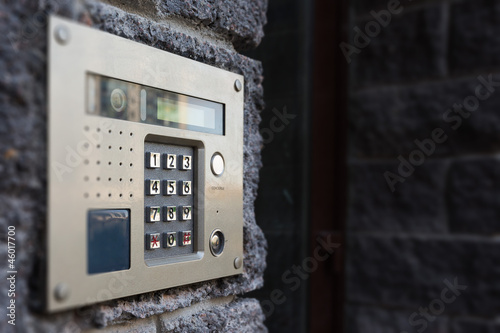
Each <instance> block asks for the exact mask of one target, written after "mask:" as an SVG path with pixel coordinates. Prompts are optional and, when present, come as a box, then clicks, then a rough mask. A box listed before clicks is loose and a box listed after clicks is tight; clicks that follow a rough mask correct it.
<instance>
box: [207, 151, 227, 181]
mask: <svg viewBox="0 0 500 333" xmlns="http://www.w3.org/2000/svg"><path fill="white" fill-rule="evenodd" d="M210 166H211V168H212V172H213V174H214V175H216V176H220V175H222V173H223V172H224V158H222V155H221V154H219V153H215V154H214V155H213V156H212V161H211V163H210Z"/></svg>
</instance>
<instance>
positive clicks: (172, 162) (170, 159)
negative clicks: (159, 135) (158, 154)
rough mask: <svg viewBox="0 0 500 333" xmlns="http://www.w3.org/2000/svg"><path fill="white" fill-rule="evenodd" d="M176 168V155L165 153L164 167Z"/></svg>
mask: <svg viewBox="0 0 500 333" xmlns="http://www.w3.org/2000/svg"><path fill="white" fill-rule="evenodd" d="M176 168H177V155H175V154H166V155H165V169H169V170H171V169H176Z"/></svg>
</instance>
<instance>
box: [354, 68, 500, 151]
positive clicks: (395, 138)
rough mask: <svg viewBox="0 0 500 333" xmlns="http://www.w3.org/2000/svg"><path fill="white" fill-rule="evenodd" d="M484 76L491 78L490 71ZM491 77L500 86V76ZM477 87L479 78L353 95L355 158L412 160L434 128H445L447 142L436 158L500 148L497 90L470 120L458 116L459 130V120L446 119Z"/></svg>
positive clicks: (499, 97) (438, 149) (381, 89)
mask: <svg viewBox="0 0 500 333" xmlns="http://www.w3.org/2000/svg"><path fill="white" fill-rule="evenodd" d="M482 76H483V77H485V78H487V77H488V73H483V74H482ZM492 78H493V81H494V82H500V76H499V75H498V74H495V75H493V77H492ZM478 85H480V81H479V80H478V79H477V77H471V78H467V79H460V80H458V79H457V80H448V81H443V82H436V83H430V84H418V85H410V86H403V87H395V86H393V87H383V88H372V89H365V90H361V91H358V92H356V93H354V94H353V95H352V97H351V109H350V114H349V118H350V126H351V128H350V139H351V140H350V146H351V154H352V156H355V157H363V156H370V157H381V156H390V157H397V156H398V155H399V154H403V155H405V157H408V154H409V153H410V152H412V151H413V150H415V149H417V148H418V147H417V146H416V145H415V143H414V141H415V140H417V139H418V140H424V139H426V138H430V137H431V133H432V131H433V130H434V129H435V128H442V129H443V130H444V131H445V134H446V135H447V136H448V139H447V140H446V142H444V143H442V144H437V145H436V151H435V152H434V153H433V154H432V156H433V157H436V156H450V155H454V154H465V153H489V152H493V151H496V150H498V149H500V116H499V114H498V112H497V111H496V110H498V108H500V92H499V90H498V87H497V88H495V91H494V92H493V93H492V94H491V95H490V97H489V98H488V99H486V100H484V101H481V102H480V103H479V108H478V110H477V111H475V112H474V113H471V115H470V117H469V118H467V119H464V118H462V117H459V118H460V119H461V123H460V124H459V126H458V127H457V128H456V130H454V129H453V128H452V126H455V125H456V123H455V122H454V121H453V122H451V121H448V122H445V121H444V120H443V116H444V115H445V114H446V112H447V111H448V110H449V109H451V108H452V107H453V105H455V104H462V103H463V102H464V99H465V98H467V97H469V96H474V95H475V89H476V87H477V86H478ZM484 92H485V91H484V90H481V93H484ZM453 115H455V113H453ZM450 116H451V115H450Z"/></svg>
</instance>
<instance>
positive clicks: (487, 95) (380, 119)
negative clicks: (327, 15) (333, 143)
mask: <svg viewBox="0 0 500 333" xmlns="http://www.w3.org/2000/svg"><path fill="white" fill-rule="evenodd" d="M398 3H399V5H397V4H398ZM391 6H392V7H391ZM381 10H383V11H384V12H381ZM391 10H392V11H391ZM371 11H373V12H372V13H371ZM351 14H352V15H351V24H350V30H349V31H350V40H349V41H346V42H349V44H350V45H351V46H353V47H356V49H352V48H351V49H349V50H350V51H348V52H346V53H347V54H349V56H350V58H351V60H352V62H351V63H350V65H349V66H350V67H349V72H350V105H349V110H350V111H349V115H350V123H349V133H350V138H349V142H350V144H349V161H348V163H349V169H350V178H349V179H350V181H349V182H350V191H349V200H350V201H349V202H350V203H349V218H348V231H347V233H348V238H347V241H348V254H347V273H346V281H347V289H346V298H347V304H346V306H347V308H346V312H347V315H346V326H347V331H348V332H371V333H375V332H384V333H388V332H394V333H396V332H398V333H399V332H403V331H406V332H449V333H461V332H497V331H498V330H499V329H500V325H499V324H498V321H497V320H496V318H497V316H498V314H499V313H500V299H499V297H498V295H499V294H500V284H499V283H498V280H499V278H500V243H499V242H498V237H497V234H498V231H499V229H500V220H499V218H500V205H499V203H500V196H499V193H500V176H499V171H498V170H499V169H498V167H499V155H498V154H499V148H500V114H499V109H500V91H499V89H500V58H499V57H498V50H499V48H500V39H499V33H500V15H499V14H500V2H499V1H493V0H479V1H472V0H456V1H455V0H449V1H446V0H443V1H439V0H436V1H432V0H429V1H410V0H402V1H400V2H399V1H390V0H377V1H364V0H360V1H354V2H352V4H351ZM389 20H390V22H389ZM374 22H375V23H374ZM377 26H378V28H377ZM355 27H358V28H359V30H357V29H355ZM366 28H368V29H369V30H368V31H367V30H366ZM370 29H371V30H370ZM359 31H361V33H360V32H359ZM362 35H364V36H362ZM355 38H357V39H356V40H355ZM436 131H437V132H436ZM457 285H458V286H457Z"/></svg>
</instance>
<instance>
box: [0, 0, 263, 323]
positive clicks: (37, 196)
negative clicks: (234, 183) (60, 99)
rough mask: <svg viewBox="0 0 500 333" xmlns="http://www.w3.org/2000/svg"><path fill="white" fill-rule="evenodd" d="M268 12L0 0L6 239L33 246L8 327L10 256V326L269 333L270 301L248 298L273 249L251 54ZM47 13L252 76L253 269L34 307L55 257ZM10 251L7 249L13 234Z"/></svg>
mask: <svg viewBox="0 0 500 333" xmlns="http://www.w3.org/2000/svg"><path fill="white" fill-rule="evenodd" d="M266 7H267V1H266V0H252V1H246V0H238V1H217V2H213V1H160V0H155V1H118V0H110V1H108V2H100V1H94V0H88V1H87V0H82V1H77V0H40V1H32V0H6V1H2V2H0V18H1V20H0V48H1V49H0V50H1V51H0V55H1V58H0V73H1V74H0V87H1V89H0V175H1V177H0V202H1V203H2V204H1V205H0V230H1V231H0V233H1V234H2V235H4V234H5V233H6V230H7V226H9V225H13V226H15V227H16V230H17V235H16V236H17V242H18V244H19V245H22V246H18V252H17V261H16V265H17V267H18V271H19V272H18V276H17V285H16V292H17V294H16V304H17V313H16V326H15V327H13V326H10V325H8V324H7V321H6V320H5V306H6V304H7V302H8V298H7V293H6V292H5V290H6V287H7V283H6V276H5V275H6V271H7V267H6V264H7V258H6V256H4V255H2V257H1V258H2V260H1V262H0V272H1V276H2V279H1V281H2V282H0V286H1V289H2V290H3V291H2V292H1V293H0V304H1V307H2V308H3V309H4V310H2V312H1V313H2V316H3V318H2V320H0V331H2V332H10V331H14V329H15V330H16V331H18V332H82V331H86V330H92V329H96V328H98V327H99V328H102V327H105V328H104V331H108V332H207V331H228V332H260V331H266V328H265V326H264V325H263V320H264V316H263V313H262V310H261V307H260V305H259V303H258V302H257V301H256V300H254V299H249V298H245V297H244V296H243V294H245V293H246V292H249V291H252V290H255V289H256V288H259V287H261V286H262V285H263V278H262V276H263V271H264V268H265V256H266V247H267V245H266V241H265V239H264V237H263V234H262V232H261V230H260V228H259V227H258V226H257V225H256V223H255V217H254V209H253V202H254V200H255V197H256V191H257V183H258V172H259V168H260V167H261V161H260V149H261V142H262V139H261V136H260V134H259V132H258V125H259V122H260V115H259V112H260V111H261V110H263V102H262V95H263V91H262V85H261V83H262V67H261V64H260V63H259V62H257V61H255V60H252V59H250V58H248V57H245V56H243V55H241V54H240V52H241V51H242V50H244V49H248V48H253V47H256V46H257V45H258V44H259V43H260V41H261V39H262V37H263V25H264V24H265V22H266V17H265V11H266ZM47 13H57V14H58V15H61V16H65V17H69V18H71V19H73V20H75V21H79V22H81V23H83V24H87V25H90V26H93V27H95V28H98V29H101V30H104V31H107V32H109V33H112V34H115V35H119V36H122V37H125V38H128V39H131V40H134V41H138V42H140V43H144V44H147V45H151V46H154V47H157V48H159V49H162V50H165V51H169V52H172V53H175V54H178V55H181V56H184V57H188V58H191V59H194V60H196V61H200V62H203V63H206V64H209V65H213V66H216V67H219V68H223V69H226V70H229V71H232V72H236V73H240V74H242V75H244V76H245V84H246V86H245V133H244V138H245V145H244V163H245V164H244V219H245V222H244V223H245V224H244V253H245V258H244V274H242V275H240V276H235V277H229V278H224V279H219V280H214V281H208V282H203V283H198V284H194V285H190V286H186V287H180V288H173V289H169V290H163V291H158V292H154V293H149V294H144V295H138V296H133V297H128V298H125V299H120V300H115V301H110V302H106V303H102V304H97V305H94V306H90V307H86V308H83V309H78V310H73V311H66V312H62V313H59V314H54V315H44V314H40V313H37V312H36V311H33V310H32V308H33V307H36V305H37V302H38V299H37V298H36V297H35V290H37V289H39V288H40V287H41V288H43V285H40V281H41V280H42V279H41V276H40V274H42V273H41V271H40V270H39V269H40V268H41V267H42V268H43V262H44V260H45V257H44V250H43V240H44V239H43V237H44V231H45V224H46V221H45V214H46V210H45V200H46V195H45V193H46V176H45V175H46V168H45V165H46V156H47V145H46V137H47V133H46V118H47V116H46V115H47V109H46V102H47V100H46V88H47V86H46V79H47V73H46V64H47V59H46V51H47V45H46V37H47V31H46V16H47ZM0 246H1V247H2V248H4V249H6V246H7V245H6V239H5V237H2V239H1V240H0ZM1 253H5V252H4V251H3V250H2V251H1ZM99 331H100V332H101V331H103V330H99Z"/></svg>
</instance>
